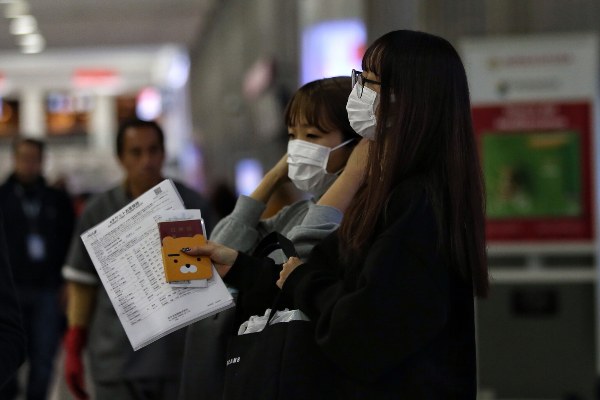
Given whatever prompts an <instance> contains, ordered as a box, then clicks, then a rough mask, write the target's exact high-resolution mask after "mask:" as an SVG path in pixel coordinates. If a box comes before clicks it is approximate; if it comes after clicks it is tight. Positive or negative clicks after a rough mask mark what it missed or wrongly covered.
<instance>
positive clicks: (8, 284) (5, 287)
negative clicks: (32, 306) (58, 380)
mask: <svg viewBox="0 0 600 400" xmlns="http://www.w3.org/2000/svg"><path fill="white" fill-rule="evenodd" d="M5 239H6V238H5V235H4V229H2V213H0V388H1V387H2V386H3V385H4V384H5V383H6V382H7V381H8V380H9V379H10V378H11V377H12V376H13V375H14V374H15V372H16V371H17V369H18V368H19V366H20V365H21V364H22V363H23V361H24V360H25V332H24V331H23V326H22V324H21V313H20V310H19V305H18V303H17V294H16V292H15V287H14V285H13V280H12V271H11V268H10V264H9V262H8V256H7V250H6V241H5Z"/></svg>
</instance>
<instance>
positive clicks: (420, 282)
mask: <svg viewBox="0 0 600 400" xmlns="http://www.w3.org/2000/svg"><path fill="white" fill-rule="evenodd" d="M382 208H383V209H384V211H383V212H382V216H381V218H380V220H379V221H378V225H377V227H376V234H375V237H374V239H373V241H372V243H371V244H370V245H369V246H368V249H366V251H365V252H364V255H363V257H356V258H354V259H353V260H352V261H351V262H349V263H344V262H342V261H341V258H340V254H339V251H338V236H337V233H333V234H332V235H330V236H329V237H328V238H326V239H325V240H324V241H323V242H322V243H320V244H319V245H317V246H316V247H315V248H314V249H313V251H312V253H311V255H310V257H309V259H308V261H307V263H306V264H304V265H302V266H300V267H298V268H297V269H296V270H295V271H293V272H292V274H290V276H289V277H288V279H287V280H286V282H285V284H284V287H283V294H284V295H285V297H286V298H288V299H289V301H290V303H291V306H293V307H294V308H299V309H301V310H302V311H303V312H304V313H305V314H307V315H308V317H309V318H310V319H311V320H312V321H313V322H314V323H315V339H316V341H317V343H318V344H319V346H320V348H321V349H322V351H323V352H324V354H325V355H326V356H327V358H329V359H330V360H331V361H332V362H333V363H334V365H335V366H336V367H337V368H339V374H337V376H338V379H332V385H336V386H337V388H336V390H335V391H336V392H337V393H340V394H341V397H343V398H347V399H367V398H368V399H411V400H412V399H415V400H416V399H460V400H468V399H475V397H476V368H475V367H476V363H475V327H474V304H473V289H472V285H471V284H470V282H467V281H466V280H465V279H463V278H462V277H460V276H459V275H458V273H456V272H454V271H453V270H451V268H450V267H449V261H448V260H447V259H446V257H444V256H443V255H442V252H441V251H440V247H439V246H438V240H437V237H438V236H437V235H438V229H437V223H436V218H435V215H434V210H433V207H432V206H431V204H430V202H429V200H428V199H427V196H426V195H425V191H424V189H423V188H422V187H421V186H420V185H419V184H418V183H415V182H407V183H405V184H403V185H401V186H400V187H398V188H397V189H396V190H395V191H394V193H393V195H392V196H391V198H390V200H389V202H388V203H387V204H386V207H382ZM442 240H444V239H443V238H442ZM252 260H255V259H253V258H251V257H249V256H246V255H241V256H240V257H239V258H238V260H236V263H235V264H234V267H233V268H232V270H231V271H230V272H229V274H231V273H232V272H233V274H232V276H229V274H228V276H227V280H228V281H230V282H232V283H237V284H238V286H249V287H254V288H258V287H262V289H261V290H262V292H263V293H268V288H269V287H271V288H272V285H273V283H271V282H274V280H273V279H275V280H276V279H277V277H276V276H277V271H278V270H279V266H276V265H272V264H271V265H269V262H268V261H267V260H255V261H252ZM253 277H254V278H253ZM255 278H256V279H258V280H260V281H261V282H262V283H260V284H259V283H258V282H257V281H256V280H254V279H255ZM267 280H270V281H271V282H266V281H267ZM271 293H272V292H271ZM255 301H258V300H257V299H255ZM262 301H263V304H262V305H261V306H263V305H265V304H269V302H270V301H271V300H270V299H269V298H268V296H265V297H264V298H263V300H262ZM258 308H260V307H258Z"/></svg>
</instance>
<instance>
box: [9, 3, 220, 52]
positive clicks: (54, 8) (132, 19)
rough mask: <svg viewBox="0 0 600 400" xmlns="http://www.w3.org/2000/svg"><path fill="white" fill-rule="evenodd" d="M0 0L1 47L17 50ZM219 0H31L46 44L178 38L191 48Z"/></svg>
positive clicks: (77, 45) (148, 42) (74, 45)
mask: <svg viewBox="0 0 600 400" xmlns="http://www.w3.org/2000/svg"><path fill="white" fill-rule="evenodd" d="M12 1H15V0H0V51H2V52H3V51H18V50H19V46H17V43H16V40H15V37H14V36H13V35H11V34H10V32H9V25H10V21H9V20H8V19H6V18H4V11H5V7H7V3H10V2H12ZM218 1H219V0H27V2H28V3H29V9H30V13H31V14H32V15H33V16H34V17H35V18H36V19H37V23H38V30H39V32H40V33H41V34H42V35H43V36H44V38H45V40H46V49H47V50H53V49H65V48H82V47H112V46H132V45H133V46H136V45H156V44H164V43H175V44H180V45H183V46H185V47H188V48H189V47H191V46H193V45H194V43H195V42H196V41H197V40H198V37H199V35H200V34H201V32H202V30H203V27H204V24H205V21H206V20H207V18H209V17H210V14H211V13H212V12H213V10H214V8H215V7H216V5H217V3H218Z"/></svg>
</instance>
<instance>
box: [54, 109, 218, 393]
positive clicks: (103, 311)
mask: <svg viewBox="0 0 600 400" xmlns="http://www.w3.org/2000/svg"><path fill="white" fill-rule="evenodd" d="M116 152H117V156H118V159H119V162H120V165H121V167H122V168H123V170H124V172H125V178H124V181H123V182H122V183H121V184H119V185H117V186H115V187H114V188H112V189H109V190H108V191H106V192H104V193H100V194H98V195H96V196H93V197H92V198H90V199H89V201H87V203H86V205H85V208H84V211H83V213H82V215H81V217H80V220H79V224H78V226H77V229H76V232H75V235H74V236H73V241H72V244H71V249H70V251H69V255H68V258H67V262H66V264H65V266H64V268H63V275H64V277H65V279H66V280H67V281H68V291H69V302H68V307H67V317H68V325H69V327H68V330H67V334H66V335H65V340H64V345H65V351H66V359H65V378H66V382H67V386H68V387H69V390H70V391H71V393H72V394H73V396H74V397H75V398H76V399H87V398H89V394H88V391H87V388H86V384H85V379H84V377H85V373H84V372H85V371H84V363H83V350H84V349H87V350H88V354H89V359H90V369H91V371H90V372H91V377H92V379H93V383H94V390H95V396H94V398H95V399H97V400H126V399H156V400H159V399H165V400H167V399H173V398H176V397H177V393H178V386H179V374H180V370H181V360H182V353H183V344H184V334H185V331H184V330H179V331H176V332H173V333H171V334H169V335H167V336H165V337H163V338H161V339H159V340H157V341H155V342H154V343H152V344H150V345H148V346H145V347H144V348H142V349H140V350H138V351H135V352H134V351H133V349H132V347H131V344H130V342H129V340H128V339H127V335H126V334H125V330H124V329H123V327H122V325H121V322H120V321H119V318H118V316H117V314H116V312H115V310H114V308H113V306H112V304H111V302H110V299H109V297H108V294H107V293H106V291H105V290H104V287H103V286H102V284H101V282H100V280H99V278H98V275H97V272H96V269H95V268H94V265H93V263H92V261H91V259H90V257H89V255H88V253H87V251H86V249H85V247H84V245H83V242H82V241H81V240H80V237H79V236H80V234H81V233H83V232H84V231H86V230H87V229H89V228H91V227H93V226H95V225H97V224H98V223H100V222H102V221H104V220H105V219H106V218H108V217H109V216H110V215H112V214H113V213H115V212H116V211H118V210H120V209H121V208H123V207H124V206H125V205H127V204H128V203H130V202H131V201H132V200H133V199H135V198H137V197H138V196H140V195H142V194H143V193H144V192H146V191H147V190H149V189H151V188H152V187H153V186H155V185H157V184H158V183H160V182H161V181H162V180H163V179H164V177H163V175H162V167H163V163H164V160H165V147H164V135H163V131H162V129H161V127H160V126H159V125H158V124H157V123H155V122H152V121H142V120H137V119H134V120H127V121H125V122H124V123H122V124H121V126H120V127H119V130H118V133H117V137H116ZM175 186H176V188H177V190H178V192H179V194H180V195H181V198H182V200H183V202H184V204H185V207H186V208H190V209H200V210H201V212H202V216H203V218H204V220H205V222H206V225H207V229H208V230H209V231H210V228H211V227H212V226H213V225H214V216H213V212H212V209H211V207H210V204H209V203H208V201H207V200H205V199H204V198H203V197H201V196H200V195H199V194H198V193H196V192H195V191H193V190H191V189H189V188H188V187H186V186H184V185H182V184H180V183H178V182H175Z"/></svg>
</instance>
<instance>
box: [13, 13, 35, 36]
mask: <svg viewBox="0 0 600 400" xmlns="http://www.w3.org/2000/svg"><path fill="white" fill-rule="evenodd" d="M36 31H37V21H36V19H35V18H34V17H33V16H32V15H21V16H19V17H16V18H14V19H13V20H12V21H10V33H12V34H13V35H28V34H30V33H35V32H36Z"/></svg>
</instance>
